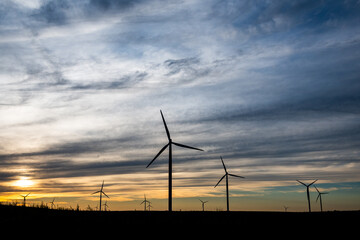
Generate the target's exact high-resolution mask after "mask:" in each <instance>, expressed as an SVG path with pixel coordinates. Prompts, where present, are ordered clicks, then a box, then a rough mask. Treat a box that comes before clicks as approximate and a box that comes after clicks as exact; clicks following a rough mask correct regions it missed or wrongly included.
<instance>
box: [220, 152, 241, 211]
mask: <svg viewBox="0 0 360 240" xmlns="http://www.w3.org/2000/svg"><path fill="white" fill-rule="evenodd" d="M220 159H221V162H222V164H223V166H224V170H225V175H224V176H222V178H220V180H219V182H218V183H217V184H216V185H215V187H214V188H216V186H217V185H219V183H220V182H221V180H223V179H224V177H226V209H227V211H229V175H230V176H232V177H238V178H244V177H242V176H238V175H235V174H231V173H228V171H227V170H226V167H225V164H224V160H223V159H222V157H221V156H220Z"/></svg>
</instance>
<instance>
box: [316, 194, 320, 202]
mask: <svg viewBox="0 0 360 240" xmlns="http://www.w3.org/2000/svg"><path fill="white" fill-rule="evenodd" d="M319 197H320V193H319V195H318V196H317V198H316V202H317V201H318V200H319Z"/></svg>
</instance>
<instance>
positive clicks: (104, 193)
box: [101, 191, 110, 198]
mask: <svg viewBox="0 0 360 240" xmlns="http://www.w3.org/2000/svg"><path fill="white" fill-rule="evenodd" d="M101 192H102V194H104V195H105V196H106V197H107V198H110V197H109V196H108V195H106V193H104V192H103V191H101Z"/></svg>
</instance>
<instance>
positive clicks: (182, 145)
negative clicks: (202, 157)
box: [172, 142, 204, 151]
mask: <svg viewBox="0 0 360 240" xmlns="http://www.w3.org/2000/svg"><path fill="white" fill-rule="evenodd" d="M172 143H173V144H175V145H176V146H179V147H183V148H190V149H194V150H198V151H204V150H202V149H200V148H196V147H190V146H186V145H184V144H180V143H176V142H172Z"/></svg>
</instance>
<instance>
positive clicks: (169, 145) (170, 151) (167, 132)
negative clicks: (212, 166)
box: [146, 110, 204, 212]
mask: <svg viewBox="0 0 360 240" xmlns="http://www.w3.org/2000/svg"><path fill="white" fill-rule="evenodd" d="M160 113H161V117H162V120H163V123H164V127H165V130H166V135H167V137H168V140H169V142H168V144H166V145H165V146H164V147H163V148H162V149H161V150H160V152H159V153H158V154H156V156H155V157H154V159H153V160H152V161H151V162H150V163H149V164H148V165H147V166H146V168H148V167H149V166H150V165H151V164H152V163H153V162H154V161H155V159H156V158H157V157H158V156H160V154H161V153H162V152H163V151H164V150H165V149H166V148H167V147H169V197H168V208H169V212H171V211H172V145H173V144H174V145H176V146H178V147H183V148H190V149H194V150H198V151H204V150H202V149H199V148H195V147H190V146H186V145H183V144H180V143H176V142H173V141H172V139H171V138H170V132H169V129H168V127H167V125H166V122H165V118H164V115H163V113H162V111H161V110H160Z"/></svg>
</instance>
